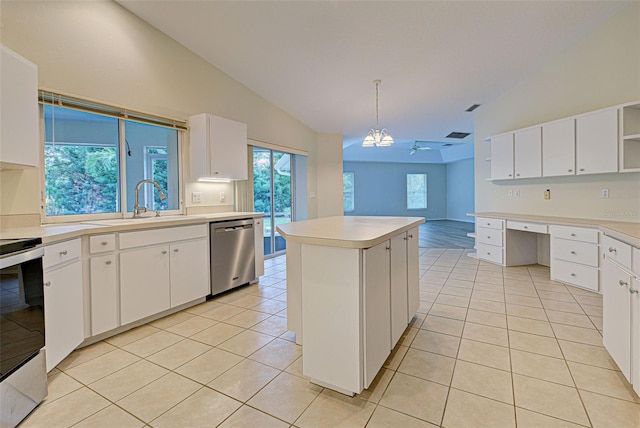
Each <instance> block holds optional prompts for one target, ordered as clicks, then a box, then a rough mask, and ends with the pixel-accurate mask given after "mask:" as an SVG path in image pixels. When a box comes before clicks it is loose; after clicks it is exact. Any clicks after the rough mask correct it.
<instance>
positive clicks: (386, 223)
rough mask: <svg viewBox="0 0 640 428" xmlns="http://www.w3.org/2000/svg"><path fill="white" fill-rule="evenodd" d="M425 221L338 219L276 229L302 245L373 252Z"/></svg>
mask: <svg viewBox="0 0 640 428" xmlns="http://www.w3.org/2000/svg"><path fill="white" fill-rule="evenodd" d="M424 221H425V219H424V218H423V217H382V216H380V217H378V216H375V217H374V216H371V217H368V216H367V217H363V216H337V217H324V218H319V219H314V220H306V221H296V222H293V223H287V224H281V225H279V226H277V228H276V229H277V230H278V232H280V233H281V234H282V236H284V238H285V239H287V240H292V241H294V242H299V243H301V244H312V245H324V246H329V247H343V248H370V247H373V246H375V245H377V244H379V243H381V242H383V241H385V240H387V239H389V238H390V237H392V236H395V235H397V234H399V233H402V232H404V231H406V230H409V229H411V228H413V227H416V226H418V225H419V224H421V223H424Z"/></svg>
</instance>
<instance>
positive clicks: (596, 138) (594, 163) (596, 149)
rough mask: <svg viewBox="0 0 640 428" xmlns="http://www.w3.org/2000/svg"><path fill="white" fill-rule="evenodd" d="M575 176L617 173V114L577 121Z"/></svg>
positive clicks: (589, 117) (584, 118)
mask: <svg viewBox="0 0 640 428" xmlns="http://www.w3.org/2000/svg"><path fill="white" fill-rule="evenodd" d="M576 168H577V174H597V173H601V172H616V171H618V110H617V109H610V110H605V111H601V112H597V113H592V114H588V115H585V116H580V117H578V118H577V119H576Z"/></svg>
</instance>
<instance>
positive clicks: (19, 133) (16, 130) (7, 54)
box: [0, 46, 40, 166]
mask: <svg viewBox="0 0 640 428" xmlns="http://www.w3.org/2000/svg"><path fill="white" fill-rule="evenodd" d="M0 54H1V58H0V64H2V73H1V74H0V93H1V94H2V97H0V123H2V126H1V127H0V141H2V145H1V146H0V163H2V164H4V163H8V164H15V165H20V166H39V165H40V131H39V130H40V121H39V118H38V69H37V67H36V66H35V65H34V64H32V63H31V62H29V61H27V60H26V59H24V58H22V57H21V56H20V55H18V54H16V53H15V52H13V51H11V50H10V49H7V48H5V47H4V46H0Z"/></svg>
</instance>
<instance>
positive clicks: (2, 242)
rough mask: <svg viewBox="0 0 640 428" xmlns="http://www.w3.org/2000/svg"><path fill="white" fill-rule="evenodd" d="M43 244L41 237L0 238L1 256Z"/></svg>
mask: <svg viewBox="0 0 640 428" xmlns="http://www.w3.org/2000/svg"><path fill="white" fill-rule="evenodd" d="M40 244H42V239H41V238H23V239H0V256H4V255H6V254H11V253H16V252H18V251H22V250H27V249H29V248H33V247H35V246H37V245H40Z"/></svg>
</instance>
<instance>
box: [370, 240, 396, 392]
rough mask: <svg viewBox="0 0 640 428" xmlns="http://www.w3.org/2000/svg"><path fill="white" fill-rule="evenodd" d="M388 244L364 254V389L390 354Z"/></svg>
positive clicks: (384, 243)
mask: <svg viewBox="0 0 640 428" xmlns="http://www.w3.org/2000/svg"><path fill="white" fill-rule="evenodd" d="M389 250H390V242H389V241H385V242H383V243H381V244H378V245H376V246H375V247H371V248H368V249H366V250H364V272H365V277H364V286H363V288H364V292H363V294H364V387H365V388H368V387H369V385H370V384H371V382H372V381H373V378H375V377H376V374H378V371H379V370H380V368H381V367H382V365H383V364H384V362H385V360H386V359H387V357H388V356H389V354H390V353H391V307H390V306H391V305H390V293H391V290H390V284H389V278H390V265H389V263H390V258H389Z"/></svg>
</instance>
